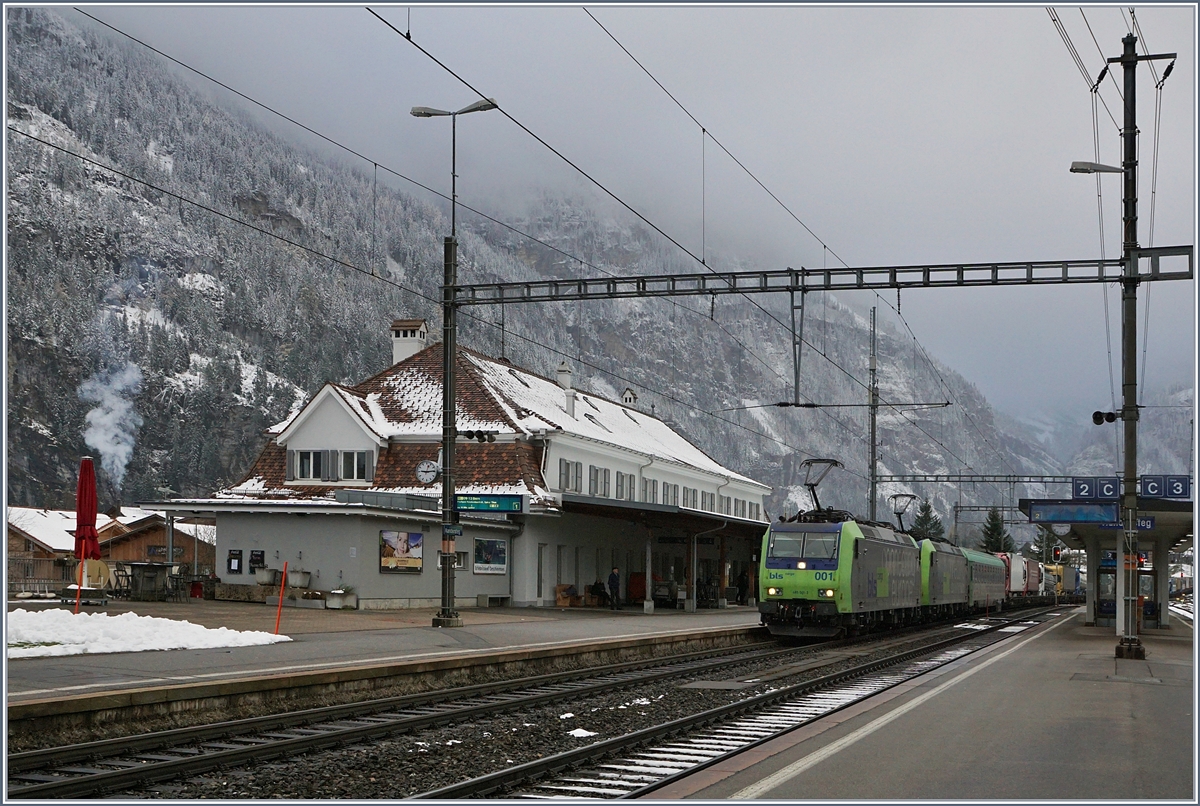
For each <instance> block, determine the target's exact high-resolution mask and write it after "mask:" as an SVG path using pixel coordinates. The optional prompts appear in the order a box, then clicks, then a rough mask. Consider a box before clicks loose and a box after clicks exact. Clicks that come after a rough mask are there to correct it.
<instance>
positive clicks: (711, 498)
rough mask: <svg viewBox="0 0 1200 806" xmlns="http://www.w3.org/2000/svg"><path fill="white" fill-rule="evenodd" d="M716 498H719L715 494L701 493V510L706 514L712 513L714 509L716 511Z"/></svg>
mask: <svg viewBox="0 0 1200 806" xmlns="http://www.w3.org/2000/svg"><path fill="white" fill-rule="evenodd" d="M716 498H717V496H716V495H715V494H714V493H710V492H707V491H704V492H701V493H700V509H702V510H704V511H705V512H712V511H713V510H714V509H716Z"/></svg>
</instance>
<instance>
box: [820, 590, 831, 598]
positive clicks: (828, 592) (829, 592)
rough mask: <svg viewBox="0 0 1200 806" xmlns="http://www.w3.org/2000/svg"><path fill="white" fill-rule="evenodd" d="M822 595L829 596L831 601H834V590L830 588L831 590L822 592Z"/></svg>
mask: <svg viewBox="0 0 1200 806" xmlns="http://www.w3.org/2000/svg"><path fill="white" fill-rule="evenodd" d="M822 593H824V594H825V595H826V596H828V597H829V598H830V599H832V598H833V588H830V589H829V590H826V591H822Z"/></svg>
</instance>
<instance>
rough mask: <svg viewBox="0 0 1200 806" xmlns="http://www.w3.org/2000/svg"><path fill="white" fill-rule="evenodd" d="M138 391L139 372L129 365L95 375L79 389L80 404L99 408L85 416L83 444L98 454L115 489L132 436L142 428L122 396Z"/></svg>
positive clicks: (122, 474)
mask: <svg viewBox="0 0 1200 806" xmlns="http://www.w3.org/2000/svg"><path fill="white" fill-rule="evenodd" d="M141 388H142V371H141V370H140V369H139V368H138V366H137V364H133V363H130V362H126V363H125V364H124V365H122V366H119V367H114V368H112V369H109V370H106V371H102V372H98V373H96V374H95V375H93V376H92V377H90V378H88V379H87V380H86V381H84V382H83V385H82V386H80V387H79V397H80V399H81V400H86V401H88V402H90V403H98V404H99V405H98V406H96V408H94V409H92V410H91V411H89V412H88V413H87V424H88V427H87V430H85V431H84V432H83V441H84V442H86V443H87V444H88V446H89V447H91V448H93V449H95V450H96V451H97V452H98V453H99V454H100V465H101V466H102V467H103V468H104V470H105V472H106V473H108V476H109V478H111V479H112V481H113V484H114V485H116V486H117V487H118V488H119V487H120V486H121V483H122V481H124V479H125V468H126V466H127V465H128V464H129V459H130V457H131V456H132V455H133V443H134V436H135V434H136V432H137V429H138V428H139V427H140V426H141V424H142V418H141V415H139V414H138V413H137V412H136V411H134V408H133V403H132V401H130V400H127V399H126V398H125V395H126V394H129V395H136V394H137V393H138V391H139V390H140V389H141Z"/></svg>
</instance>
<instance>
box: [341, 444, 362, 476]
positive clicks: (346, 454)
mask: <svg viewBox="0 0 1200 806" xmlns="http://www.w3.org/2000/svg"><path fill="white" fill-rule="evenodd" d="M367 453H368V451H342V478H343V479H345V480H347V481H366V479H367Z"/></svg>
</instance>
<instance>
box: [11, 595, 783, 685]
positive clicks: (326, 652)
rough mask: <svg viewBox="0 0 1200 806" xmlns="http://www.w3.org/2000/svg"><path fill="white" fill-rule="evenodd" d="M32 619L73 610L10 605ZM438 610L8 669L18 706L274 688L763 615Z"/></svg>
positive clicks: (729, 623) (240, 610) (234, 625)
mask: <svg viewBox="0 0 1200 806" xmlns="http://www.w3.org/2000/svg"><path fill="white" fill-rule="evenodd" d="M18 607H23V608H25V609H27V610H32V609H35V608H37V609H45V608H47V607H58V608H63V609H68V610H70V609H73V606H72V605H59V604H57V603H53V604H45V605H40V604H38V603H37V602H36V601H16V602H10V603H9V607H8V609H9V610H10V611H11V610H15V609H17V608H18ZM86 612H89V613H96V612H104V613H108V614H109V615H119V614H121V613H126V612H133V613H137V614H138V615H141V616H155V617H159V618H168V619H175V620H186V621H189V622H191V623H193V624H200V625H202V626H205V627H210V628H217V627H227V628H229V629H232V630H260V631H264V632H274V630H275V615H276V609H275V608H274V607H268V606H266V605H262V604H255V603H246V602H220V601H210V600H203V599H192V600H189V601H187V602H183V603H174V602H127V601H120V600H113V599H110V600H109V602H108V604H107V605H106V606H104V607H88V608H86ZM436 612H437V611H436V609H433V608H424V609H411V610H317V609H303V608H292V607H285V608H284V609H283V612H282V621H281V625H280V634H282V635H287V636H289V637H291V638H292V640H291V641H289V642H284V643H278V644H271V645H267V646H256V647H233V648H224V649H179V650H167V651H148V652H128V653H115V654H97V655H69V656H64V657H50V658H29V659H15V660H9V661H8V663H7V672H8V676H7V683H8V705H9V706H13V705H14V704H20V703H29V702H32V701H41V702H45V701H50V700H62V699H68V698H76V697H82V696H89V695H97V694H105V693H110V692H118V691H120V692H129V691H136V690H139V689H155V688H162V687H167V686H174V687H181V686H188V685H196V684H207V683H219V682H229V681H238V680H248V679H260V678H264V677H276V678H277V677H281V676H288V675H293V676H298V675H302V674H311V673H313V672H321V671H323V670H344V669H352V668H356V667H358V668H361V667H388V666H394V665H396V664H411V663H413V662H421V661H437V660H446V659H454V658H463V657H469V656H480V655H488V654H494V653H496V652H500V651H510V652H512V651H520V650H528V651H533V650H545V649H551V648H554V647H567V646H570V645H572V644H588V643H596V642H600V641H604V640H606V639H611V640H617V639H636V638H639V637H642V638H650V637H653V636H662V637H669V636H672V635H684V634H690V633H694V632H696V631H705V630H719V629H723V628H751V627H755V626H756V625H758V623H759V616H758V611H757V609H756V608H754V607H737V606H731V607H729V608H726V609H720V610H717V609H713V610H700V611H697V612H695V613H685V612H684V611H682V610H658V611H656V612H655V613H654V614H653V615H646V614H645V613H643V611H642V606H641V605H640V604H638V605H631V606H629V607H626V608H624V609H621V610H616V611H613V610H608V609H602V608H565V609H561V608H463V609H461V610H460V611H459V613H460V614H461V616H462V620H463V626H462V627H456V628H448V629H441V628H434V627H432V626H431V624H432V621H433V616H434V614H435V613H436Z"/></svg>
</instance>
